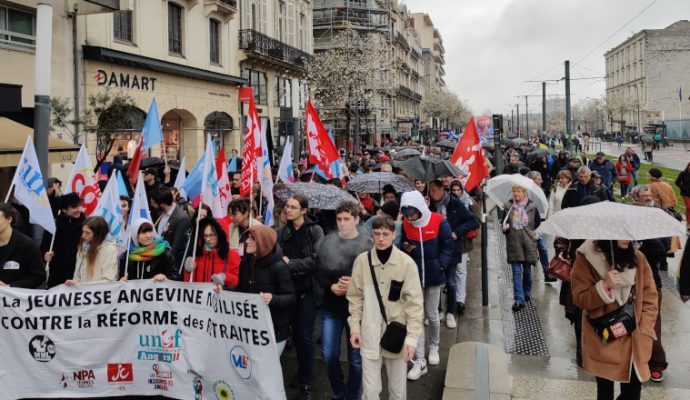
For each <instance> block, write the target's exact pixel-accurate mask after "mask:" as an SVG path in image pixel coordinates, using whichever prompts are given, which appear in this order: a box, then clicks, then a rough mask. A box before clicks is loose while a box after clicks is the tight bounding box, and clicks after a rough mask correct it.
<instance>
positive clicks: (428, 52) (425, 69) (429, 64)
mask: <svg viewBox="0 0 690 400" xmlns="http://www.w3.org/2000/svg"><path fill="white" fill-rule="evenodd" d="M410 22H411V25H412V27H413V28H414V29H415V31H417V33H418V35H419V40H420V44H421V46H422V58H421V63H422V73H421V77H420V79H421V82H422V85H423V87H424V93H434V92H438V91H440V90H442V89H443V88H444V87H445V86H446V82H445V78H444V76H445V75H446V70H445V64H446V60H445V48H444V47H443V39H442V38H441V33H440V32H439V31H438V29H436V28H435V27H434V23H433V22H432V21H431V17H429V15H428V14H424V13H412V14H410ZM423 120H424V121H425V122H426V123H427V124H428V126H429V127H430V128H432V129H433V130H435V131H436V130H438V129H439V128H440V127H439V121H437V120H433V119H430V118H427V117H425V116H423Z"/></svg>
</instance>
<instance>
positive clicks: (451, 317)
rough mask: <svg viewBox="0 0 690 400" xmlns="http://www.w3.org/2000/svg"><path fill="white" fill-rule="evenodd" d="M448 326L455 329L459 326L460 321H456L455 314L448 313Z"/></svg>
mask: <svg viewBox="0 0 690 400" xmlns="http://www.w3.org/2000/svg"><path fill="white" fill-rule="evenodd" d="M446 326H447V327H448V328H450V329H455V328H457V327H458V323H457V322H456V321H455V315H453V314H451V313H448V315H447V316H446Z"/></svg>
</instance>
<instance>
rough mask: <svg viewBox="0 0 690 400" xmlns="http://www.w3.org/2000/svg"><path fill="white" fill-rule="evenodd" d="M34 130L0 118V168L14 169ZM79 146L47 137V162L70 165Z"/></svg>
mask: <svg viewBox="0 0 690 400" xmlns="http://www.w3.org/2000/svg"><path fill="white" fill-rule="evenodd" d="M33 134H34V130H33V129H31V128H29V127H28V126H26V125H22V124H20V123H18V122H15V121H12V120H11V119H9V118H5V117H0V168H1V167H16V166H17V165H18V164H19V157H21V155H22V151H23V150H24V145H25V144H26V138H27V137H29V135H33ZM78 151H79V146H77V145H75V144H73V143H70V142H66V141H64V140H61V139H58V138H56V137H55V136H52V135H51V136H49V137H48V162H49V163H71V162H74V160H75V159H76V158H77V152H78Z"/></svg>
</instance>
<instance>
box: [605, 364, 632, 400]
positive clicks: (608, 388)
mask: <svg viewBox="0 0 690 400" xmlns="http://www.w3.org/2000/svg"><path fill="white" fill-rule="evenodd" d="M641 391H642V384H641V383H640V380H639V379H637V372H635V368H634V367H633V368H632V370H631V371H630V382H629V383H624V382H621V394H620V396H618V398H617V399H616V400H640V392H641ZM597 400H613V381H610V380H608V379H604V378H599V377H598V376H597Z"/></svg>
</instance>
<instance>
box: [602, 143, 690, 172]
mask: <svg viewBox="0 0 690 400" xmlns="http://www.w3.org/2000/svg"><path fill="white" fill-rule="evenodd" d="M627 147H632V148H633V149H635V152H636V153H637V155H638V156H639V157H640V161H641V162H642V163H643V164H654V165H660V166H662V167H667V168H673V169H677V170H683V169H685V167H686V166H687V165H688V161H690V144H688V145H687V148H686V145H685V144H683V143H673V146H669V147H662V148H661V149H659V150H654V152H653V153H652V159H653V160H654V162H653V163H649V162H648V161H645V159H644V155H643V153H642V147H641V146H640V144H639V143H637V144H629V143H622V144H621V147H620V148H619V147H618V144H616V143H613V142H603V143H601V144H600V143H598V142H597V143H594V144H591V145H590V151H589V153H595V152H597V151H603V152H604V153H606V154H607V155H610V156H614V157H618V156H619V155H621V154H623V153H624V152H625V149H626V148H627ZM675 178H676V177H675V176H674V177H673V179H675Z"/></svg>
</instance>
